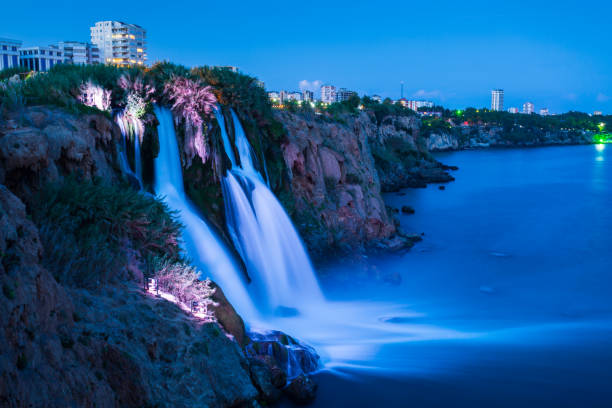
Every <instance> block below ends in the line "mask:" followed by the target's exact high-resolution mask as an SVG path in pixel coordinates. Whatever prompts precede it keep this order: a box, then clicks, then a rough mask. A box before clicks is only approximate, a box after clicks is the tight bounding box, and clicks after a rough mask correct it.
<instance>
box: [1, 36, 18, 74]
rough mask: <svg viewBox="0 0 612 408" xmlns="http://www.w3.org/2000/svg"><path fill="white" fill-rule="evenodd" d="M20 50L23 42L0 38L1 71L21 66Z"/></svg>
mask: <svg viewBox="0 0 612 408" xmlns="http://www.w3.org/2000/svg"><path fill="white" fill-rule="evenodd" d="M19 48H21V41H17V40H9V39H8V38H0V69H7V68H17V67H18V66H19Z"/></svg>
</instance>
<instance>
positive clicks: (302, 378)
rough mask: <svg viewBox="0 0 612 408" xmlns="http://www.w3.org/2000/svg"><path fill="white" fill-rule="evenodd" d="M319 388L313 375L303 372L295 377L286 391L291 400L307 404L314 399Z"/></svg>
mask: <svg viewBox="0 0 612 408" xmlns="http://www.w3.org/2000/svg"><path fill="white" fill-rule="evenodd" d="M317 388H318V385H317V383H315V382H314V380H313V379H312V378H311V377H309V376H306V375H304V374H301V375H299V376H298V377H296V378H294V379H293V380H292V381H291V383H289V385H288V386H287V388H285V390H284V391H285V394H286V395H287V396H288V397H289V398H290V399H291V401H293V402H295V403H296V404H299V405H306V404H308V403H310V402H312V401H313V400H314V398H315V396H316V393H317Z"/></svg>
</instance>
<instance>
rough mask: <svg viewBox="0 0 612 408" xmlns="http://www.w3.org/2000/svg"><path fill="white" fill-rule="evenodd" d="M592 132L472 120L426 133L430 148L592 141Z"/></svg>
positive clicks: (442, 149) (569, 143)
mask: <svg viewBox="0 0 612 408" xmlns="http://www.w3.org/2000/svg"><path fill="white" fill-rule="evenodd" d="M592 140H593V132H589V131H578V130H569V129H566V130H544V129H537V128H520V127H514V128H512V129H511V130H508V129H505V128H504V127H502V126H495V125H487V124H473V125H460V126H453V127H452V128H451V129H448V130H446V131H436V132H432V133H430V134H429V135H428V136H427V146H428V149H429V150H430V151H444V150H460V149H476V148H487V147H535V146H556V145H577V144H590V143H592Z"/></svg>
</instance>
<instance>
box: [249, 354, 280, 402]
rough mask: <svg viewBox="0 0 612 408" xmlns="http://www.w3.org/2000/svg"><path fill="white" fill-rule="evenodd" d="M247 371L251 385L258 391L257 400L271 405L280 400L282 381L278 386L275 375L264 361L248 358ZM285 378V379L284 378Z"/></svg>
mask: <svg viewBox="0 0 612 408" xmlns="http://www.w3.org/2000/svg"><path fill="white" fill-rule="evenodd" d="M249 370H250V373H251V379H252V380H253V384H254V385H255V387H256V388H257V390H258V391H259V395H260V397H259V399H260V400H262V401H264V402H266V403H273V402H276V401H278V400H279V399H280V397H281V395H282V391H281V388H282V387H284V385H285V383H284V381H283V382H282V383H281V384H279V381H278V379H277V376H278V375H277V374H276V373H275V372H273V370H272V368H271V367H270V366H268V365H267V364H266V363H265V362H264V361H262V360H260V359H258V358H249ZM285 378H286V377H285Z"/></svg>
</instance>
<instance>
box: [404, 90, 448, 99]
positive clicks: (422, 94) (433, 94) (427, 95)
mask: <svg viewBox="0 0 612 408" xmlns="http://www.w3.org/2000/svg"><path fill="white" fill-rule="evenodd" d="M412 96H413V97H415V98H423V99H432V98H438V99H442V100H444V98H443V97H442V92H440V91H438V90H433V91H426V90H425V89H419V90H418V91H416V92H415V93H413V94H412Z"/></svg>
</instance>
